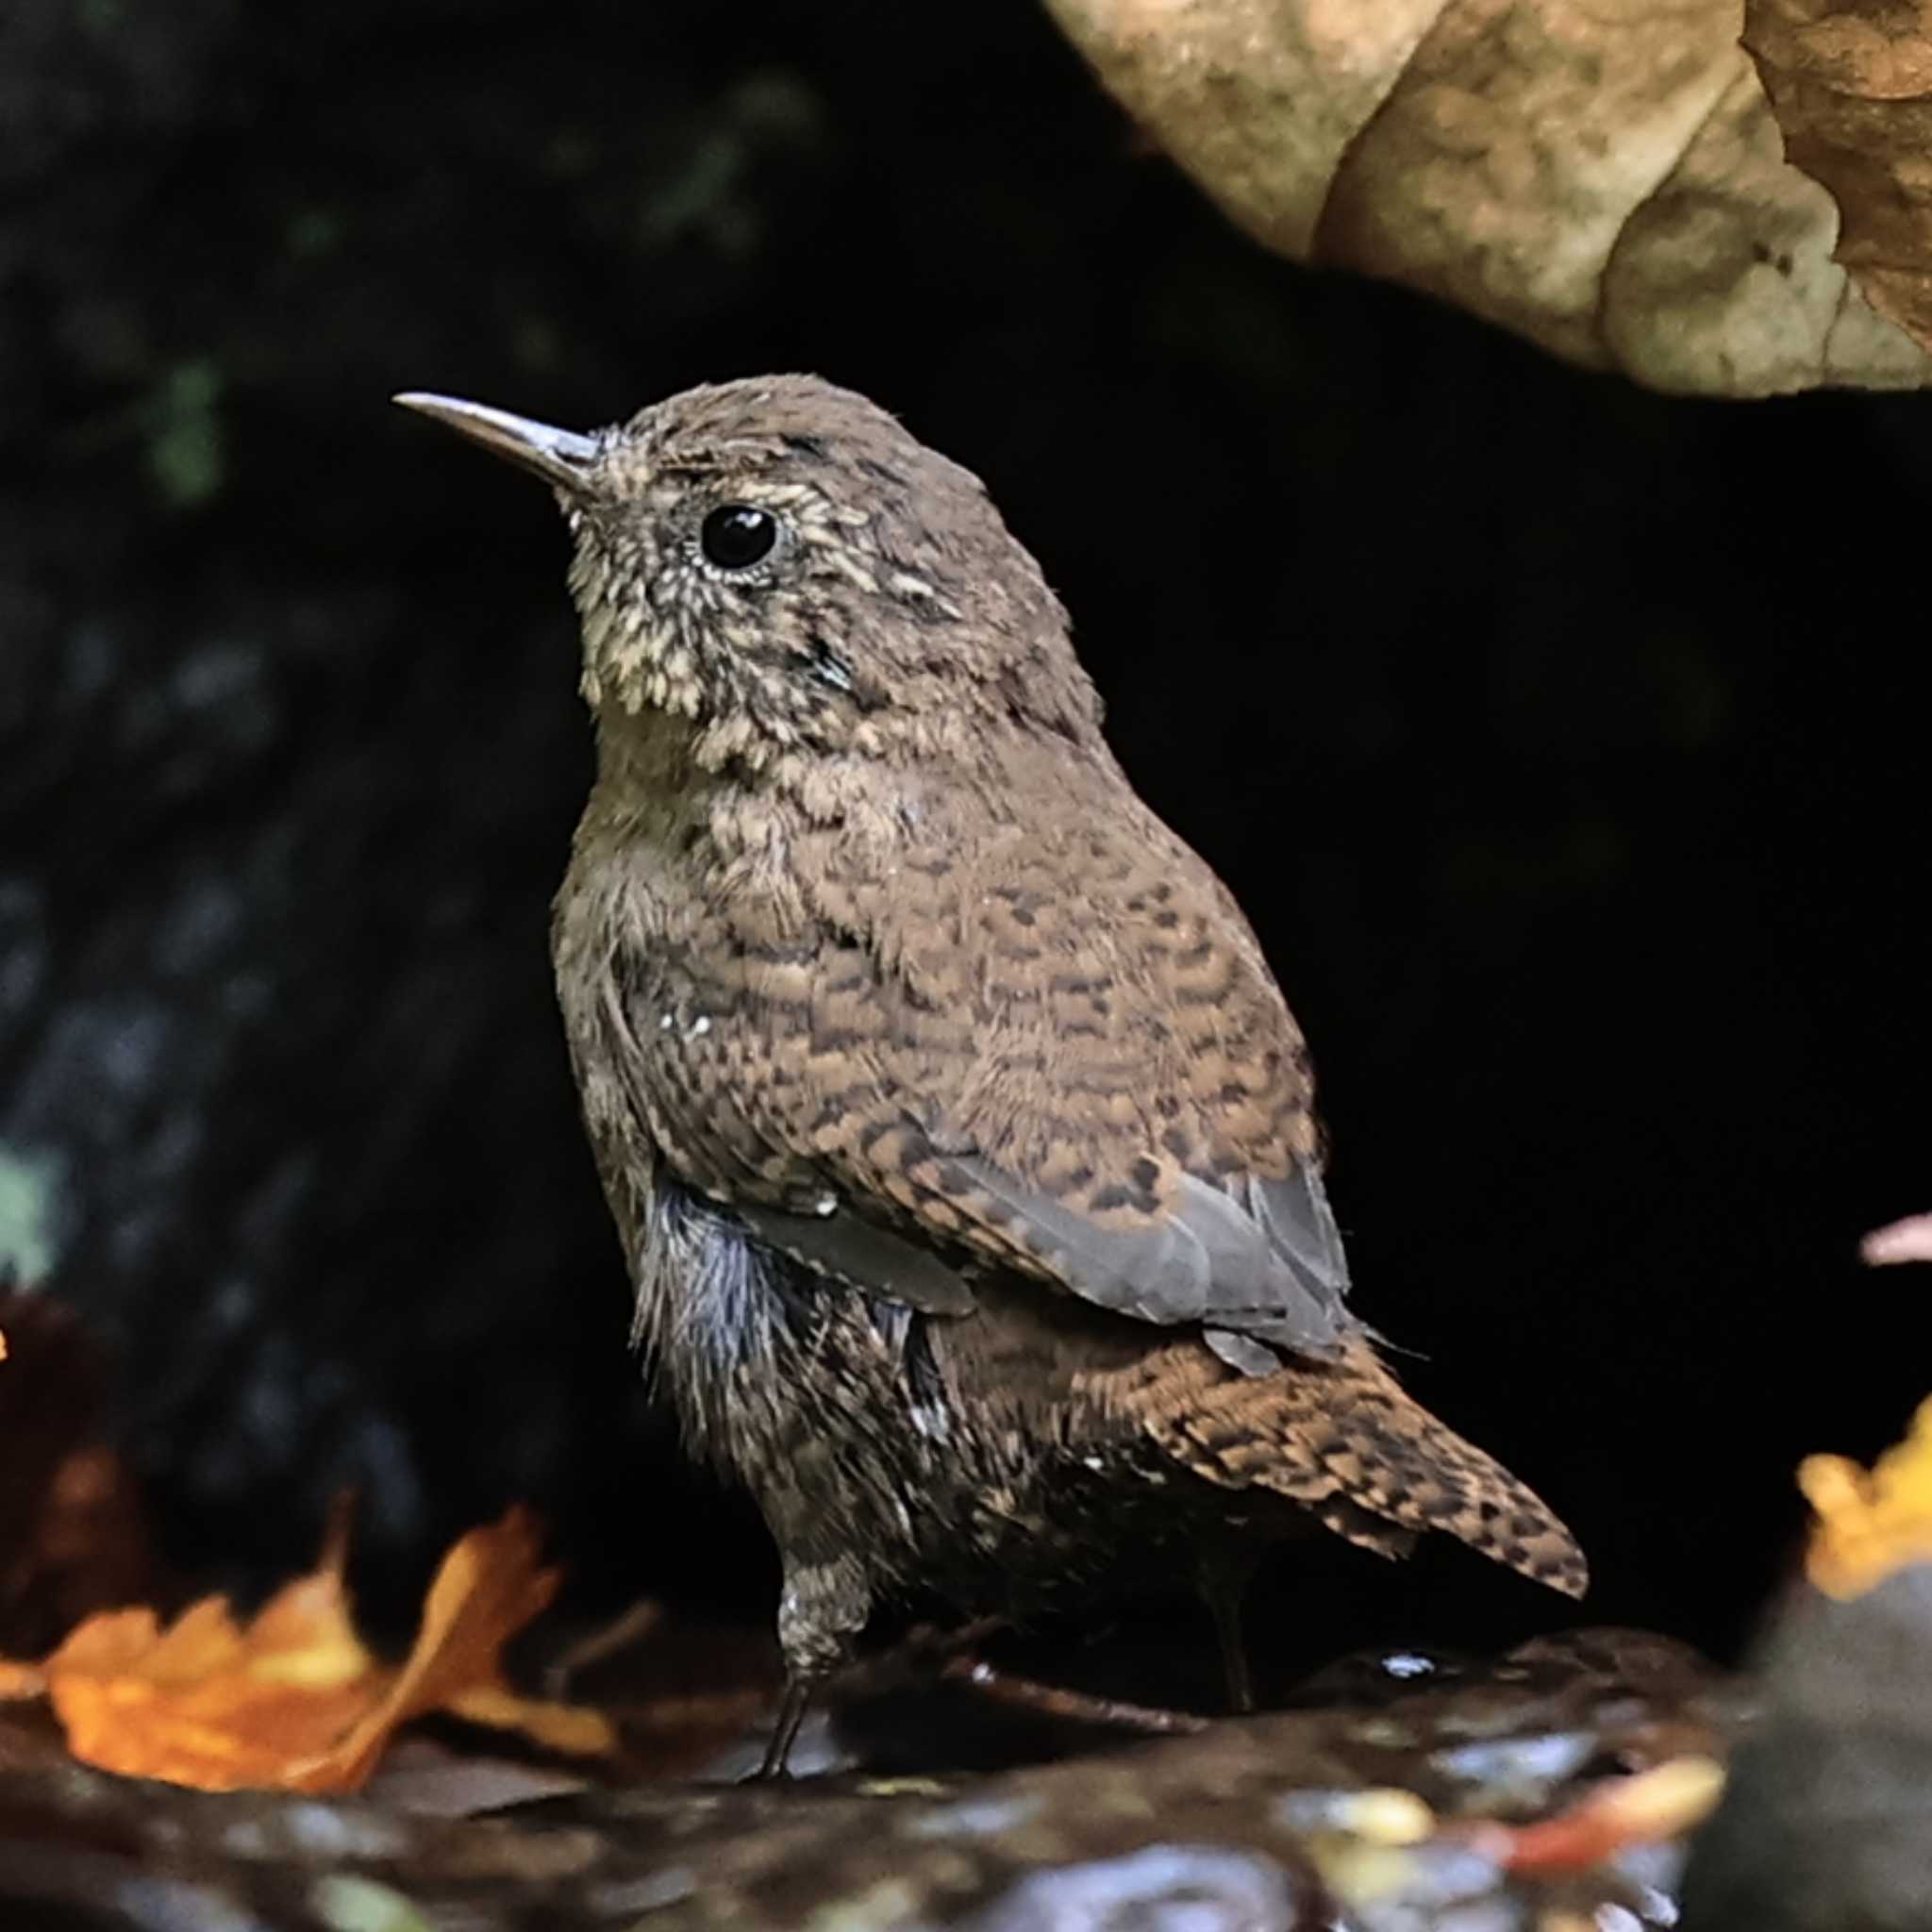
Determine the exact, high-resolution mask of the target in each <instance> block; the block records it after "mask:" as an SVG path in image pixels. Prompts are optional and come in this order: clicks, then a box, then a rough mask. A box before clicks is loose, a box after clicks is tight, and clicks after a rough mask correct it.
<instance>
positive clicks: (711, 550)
mask: <svg viewBox="0 0 1932 1932" xmlns="http://www.w3.org/2000/svg"><path fill="white" fill-rule="evenodd" d="M776 541H778V520H777V518H776V517H774V515H773V514H772V513H771V511H770V510H768V509H754V508H752V507H751V505H750V504H748V503H727V504H725V505H724V508H721V509H714V510H713V511H712V512H711V513H710V515H709V516H708V517H707V518H706V519H705V523H704V527H703V528H702V529H701V530H700V531H699V532H698V542H699V545H700V546H701V547H702V548H703V550H704V553H705V556H706V558H707V559H708V561H710V562H712V563H715V564H716V565H717V566H718V568H719V569H720V570H749V569H750V568H751V567H752V565H753V564H755V563H762V562H763V561H764V560H765V558H768V557H769V556H771V554H772V545H773V544H774V543H775V542H776Z"/></svg>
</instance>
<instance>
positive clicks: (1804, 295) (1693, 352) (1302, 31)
mask: <svg viewBox="0 0 1932 1932" xmlns="http://www.w3.org/2000/svg"><path fill="white" fill-rule="evenodd" d="M1790 4H1792V5H1796V4H1799V0H1790ZM1047 6H1048V8H1049V10H1050V11H1051V12H1052V13H1053V15H1054V17H1055V18H1056V19H1057V20H1058V22H1059V24H1060V25H1061V27H1062V28H1063V29H1064V30H1065V32H1066V33H1067V35H1068V36H1069V38H1070V39H1072V40H1073V42H1074V44H1075V45H1076V46H1077V47H1079V48H1080V50H1081V52H1082V53H1083V54H1084V55H1085V56H1086V58H1088V60H1089V61H1090V62H1091V64H1092V66H1093V67H1094V69H1095V71H1096V72H1097V73H1098V74H1099V75H1100V77H1101V79H1102V80H1103V81H1104V82H1105V83H1106V85H1107V86H1108V89H1109V90H1110V91H1111V92H1113V93H1114V94H1115V95H1116V96H1117V97H1118V98H1119V99H1120V100H1121V102H1122V103H1123V104H1124V106H1125V107H1126V108H1127V109H1128V110H1129V111H1130V112H1131V113H1133V114H1134V115H1135V116H1136V118H1137V119H1138V120H1140V121H1141V123H1142V124H1143V125H1145V126H1147V127H1148V128H1149V129H1150V130H1151V131H1152V132H1153V133H1154V134H1155V136H1156V137H1157V138H1158V140H1159V141H1160V142H1161V143H1162V144H1163V145H1164V146H1165V147H1166V148H1167V150H1168V151H1169V152H1170V153H1171V154H1172V155H1173V156H1174V159H1175V160H1176V161H1177V162H1178V163H1179V164H1180V165H1181V167H1182V168H1184V169H1185V170H1186V171H1187V172H1188V173H1189V174H1190V175H1192V176H1193V178H1194V179H1195V180H1196V181H1197V182H1198V183H1199V184H1200V185H1201V187H1202V188H1203V189H1204V190H1205V191H1206V192H1208V194H1209V195H1210V196H1212V197H1213V199H1214V200H1215V201H1216V202H1218V203H1219V204H1220V206H1221V207H1222V208H1223V209H1224V211H1225V212H1226V213H1227V214H1228V215H1229V216H1230V217H1231V218H1232V219H1233V220H1234V221H1235V222H1236V223H1238V224H1239V225H1241V227H1242V228H1244V229H1246V230H1247V232H1248V233H1249V234H1251V235H1253V236H1254V237H1255V238H1256V239H1257V241H1260V242H1264V243H1265V244H1266V245H1267V246H1269V247H1271V248H1274V249H1275V250H1277V251H1278V252H1279V253H1281V254H1284V255H1287V256H1289V257H1291V258H1293V259H1295V260H1298V261H1309V262H1318V263H1327V264H1332V265H1334V266H1337V267H1342V268H1350V269H1356V270H1359V271H1362V272H1364V273H1367V274H1370V275H1379V276H1383V277H1386V278H1388V279H1390V280H1393V281H1398V282H1403V283H1406V284H1407V285H1408V286H1410V287H1412V288H1416V289H1420V290H1423V291H1426V292H1427V293H1430V294H1433V295H1437V296H1439V297H1441V298H1442V299H1443V300H1445V301H1449V302H1453V303H1456V304H1457V305H1458V306H1460V307H1463V308H1469V309H1472V310H1474V312H1475V313H1477V314H1479V315H1482V316H1485V317H1487V318H1488V319H1490V320H1491V321H1492V322H1496V323H1500V324H1502V325H1504V326H1506V327H1508V328H1512V329H1515V330H1517V331H1518V332H1519V333H1521V334H1523V335H1525V336H1527V337H1529V338H1530V339H1531V340H1532V341H1537V342H1539V343H1541V345H1542V346H1543V347H1545V348H1547V349H1549V350H1552V351H1553V352H1555V353H1556V354H1557V355H1560V356H1563V357H1566V358H1569V359H1571V360H1573V361H1576V362H1580V363H1583V364H1585V365H1587V366H1589V367H1592V368H1606V369H1617V370H1621V371H1622V372H1624V374H1625V375H1629V376H1631V377H1633V378H1635V379H1636V380H1637V381H1640V382H1643V383H1646V384H1649V385H1651V386H1652V387H1655V388H1657V389H1663V390H1673V391H1689V392H1699V393H1705V394H1717V395H1765V394H1771V393H1775V392H1779V391H1790V390H1800V389H1807V388H1813V387H1817V386H1819V385H1823V384H1854V385H1864V386H1870V387H1874V388H1907V387H1917V386H1920V385H1922V384H1924V383H1925V382H1926V381H1927V380H1928V379H1932V359H1928V358H1927V357H1926V356H1925V354H1924V352H1923V351H1922V350H1921V349H1920V348H1919V347H1918V346H1917V345H1916V344H1915V343H1913V342H1912V341H1910V340H1909V339H1908V338H1907V337H1906V336H1905V335H1904V334H1902V333H1901V332H1900V331H1899V330H1898V329H1897V328H1895V327H1894V326H1893V325H1891V324H1890V322H1888V321H1886V320H1885V319H1884V317H1883V316H1881V315H1880V314H1879V313H1877V312H1876V311H1875V310H1874V308H1872V307H1870V306H1869V305H1868V304H1867V302H1866V301H1865V300H1864V298H1863V297H1862V296H1861V295H1860V294H1859V292H1858V291H1857V289H1856V288H1854V287H1853V286H1852V285H1851V283H1850V282H1849V281H1848V280H1847V277H1846V275H1845V272H1844V270H1843V268H1841V267H1840V265H1839V263H1838V262H1837V261H1836V260H1834V258H1833V253H1832V251H1833V247H1834V244H1835V243H1836V242H1837V240H1838V211H1837V208H1835V207H1834V205H1833V203H1832V200H1831V197H1830V196H1829V195H1828V194H1826V193H1825V192H1824V191H1823V190H1822V189H1821V188H1820V187H1819V186H1818V184H1817V183H1816V182H1815V181H1813V180H1812V179H1811V178H1809V176H1808V175H1806V174H1804V173H1803V172H1801V171H1800V170H1799V169H1797V168H1794V167H1792V166H1790V165H1789V164H1788V163H1787V161H1786V160H1785V158H1784V152H1783V147H1782V144H1781V142H1780V140H1779V135H1778V129H1777V125H1776V124H1775V122H1774V120H1773V118H1772V112H1771V108H1770V104H1769V103H1768V102H1767V100H1766V98H1765V94H1764V91H1763V88H1762V87H1761V86H1760V85H1759V82H1758V79H1757V73H1756V71H1755V70H1754V69H1753V67H1752V64H1751V61H1750V59H1749V58H1748V57H1747V56H1746V54H1745V53H1744V51H1743V48H1742V47H1741V45H1740V41H1739V33H1740V26H1741V25H1742V19H1743V15H1742V0H1626V4H1623V5H1617V6H1604V5H1600V4H1586V0H1047Z"/></svg>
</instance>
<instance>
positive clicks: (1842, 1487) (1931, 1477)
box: [1798, 1400, 1932, 1598]
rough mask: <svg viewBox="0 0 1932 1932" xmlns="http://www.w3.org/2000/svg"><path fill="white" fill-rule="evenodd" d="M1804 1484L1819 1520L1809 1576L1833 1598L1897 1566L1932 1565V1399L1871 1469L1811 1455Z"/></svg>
mask: <svg viewBox="0 0 1932 1932" xmlns="http://www.w3.org/2000/svg"><path fill="white" fill-rule="evenodd" d="M1798 1487H1799V1489H1801V1490H1802V1491H1804V1492H1805V1500H1806V1501H1807V1503H1809V1504H1810V1505H1811V1507H1812V1510H1813V1512H1814V1513H1815V1514H1816V1516H1817V1518H1818V1523H1817V1525H1816V1527H1815V1528H1814V1529H1813V1530H1812V1533H1811V1541H1810V1544H1809V1547H1808V1548H1807V1550H1806V1553H1805V1574H1806V1575H1807V1576H1808V1577H1809V1578H1810V1579H1811V1581H1812V1583H1813V1584H1815V1585H1816V1586H1817V1588H1818V1589H1820V1590H1822V1591H1824V1593H1825V1594H1826V1595H1827V1596H1835V1597H1840V1598H1847V1597H1856V1596H1863V1595H1864V1593H1865V1592H1866V1591H1868V1590H1870V1589H1871V1588H1872V1587H1873V1586H1874V1584H1877V1583H1882V1582H1883V1581H1884V1580H1885V1578H1886V1577H1888V1576H1890V1574H1892V1572H1893V1571H1895V1570H1902V1569H1905V1568H1906V1567H1907V1565H1909V1564H1913V1563H1932V1400H1928V1401H1925V1402H1923V1403H1921V1404H1920V1405H1919V1412H1918V1413H1917V1415H1915V1416H1914V1417H1913V1418H1912V1425H1911V1428H1910V1430H1909V1431H1908V1432H1907V1436H1906V1440H1905V1441H1903V1442H1901V1443H1900V1444H1899V1445H1898V1446H1897V1447H1896V1448H1895V1449H1888V1450H1887V1451H1886V1452H1885V1454H1884V1455H1883V1456H1881V1457H1879V1458H1878V1460H1877V1462H1876V1463H1874V1465H1873V1469H1872V1473H1871V1474H1869V1475H1868V1474H1866V1473H1865V1472H1864V1471H1863V1470H1862V1469H1860V1468H1859V1467H1858V1465H1857V1463H1856V1462H1851V1461H1848V1460H1847V1459H1846V1458H1845V1457H1842V1456H1807V1457H1806V1458H1805V1459H1804V1461H1803V1462H1801V1463H1800V1464H1799V1465H1798Z"/></svg>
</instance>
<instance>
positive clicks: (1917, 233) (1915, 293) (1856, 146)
mask: <svg viewBox="0 0 1932 1932" xmlns="http://www.w3.org/2000/svg"><path fill="white" fill-rule="evenodd" d="M1745 14H1746V26H1745V33H1744V39H1745V44H1746V45H1747V46H1748V47H1749V48H1750V50H1751V53H1752V56H1753V58H1755V59H1756V60H1757V71H1758V73H1759V75H1762V77H1763V81H1764V87H1765V91H1766V92H1767V93H1768V94H1769V95H1770V97H1771V106H1772V111H1773V112H1774V114H1775V115H1776V116H1777V122H1778V125H1779V126H1780V127H1781V128H1782V129H1783V130H1784V138H1785V152H1786V154H1787V155H1788V156H1790V159H1791V161H1792V162H1793V163H1794V164H1795V165H1796V166H1797V167H1799V168H1802V169H1803V170H1804V171H1805V173H1806V174H1807V175H1810V176H1811V177H1812V178H1813V179H1814V180H1816V181H1819V182H1822V183H1823V184H1824V187H1825V188H1826V189H1828V190H1829V191H1830V193H1831V196H1832V199H1833V200H1834V201H1835V202H1836V203H1837V204H1838V208H1839V212H1840V217H1841V220H1842V224H1843V231H1842V233H1841V234H1840V238H1839V243H1838V259H1839V261H1840V263H1842V264H1843V266H1844V267H1845V268H1846V269H1847V270H1848V271H1849V272H1850V274H1851V277H1852V279H1853V281H1854V282H1856V283H1857V286H1858V288H1859V289H1860V290H1861V291H1863V293H1864V295H1865V298H1866V300H1867V301H1869V302H1870V303H1871V304H1872V306H1873V308H1875V309H1877V310H1878V312H1879V313H1880V314H1881V315H1884V316H1886V317H1888V318H1890V320H1891V321H1892V322H1894V323H1896V324H1897V325H1899V327H1900V328H1902V329H1904V330H1906V331H1907V334H1909V335H1910V336H1911V337H1912V338H1913V340H1914V341H1917V342H1918V343H1919V345H1920V346H1921V348H1932V10H1928V9H1927V8H1925V7H1924V6H1923V5H1921V4H1919V0H1746V7H1745Z"/></svg>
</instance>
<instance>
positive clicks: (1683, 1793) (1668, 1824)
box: [1481, 1756, 1724, 1872]
mask: <svg viewBox="0 0 1932 1932" xmlns="http://www.w3.org/2000/svg"><path fill="white" fill-rule="evenodd" d="M1723 1795H1724V1767H1723V1766H1722V1765H1721V1764H1719V1763H1718V1762H1717V1760H1716V1759H1715V1758H1711V1757H1695V1756H1692V1757H1667V1758H1665V1760H1664V1761H1663V1762H1662V1763H1661V1764H1654V1765H1652V1766H1651V1767H1650V1769H1649V1770H1648V1771H1640V1772H1637V1773H1634V1774H1632V1775H1631V1776H1629V1777H1624V1778H1617V1779H1614V1780H1612V1781H1610V1782H1608V1783H1606V1784H1601V1785H1599V1786H1597V1787H1596V1789H1595V1790H1591V1791H1590V1792H1587V1793H1586V1794H1585V1795H1584V1796H1583V1797H1582V1798H1580V1799H1579V1800H1578V1801H1577V1802H1576V1803H1575V1804H1574V1805H1573V1806H1571V1807H1570V1808H1569V1809H1568V1810H1567V1811H1559V1812H1558V1813H1557V1815H1556V1817H1554V1818H1545V1819H1541V1820H1540V1821H1539V1822H1538V1823H1537V1824H1517V1825H1485V1826H1483V1827H1481V1830H1482V1831H1483V1832H1484V1833H1485V1834H1486V1835H1487V1834H1489V1833H1491V1832H1493V1833H1496V1834H1499V1835H1500V1836H1499V1837H1498V1839H1497V1840H1496V1841H1495V1843H1494V1846H1493V1849H1494V1851H1495V1854H1496V1857H1497V1862H1498V1863H1499V1864H1501V1865H1502V1866H1503V1867H1504V1869H1505V1870H1506V1871H1509V1872H1582V1871H1587V1870H1588V1869H1589V1868H1590V1867H1591V1866H1592V1865H1595V1864H1598V1863H1600V1862H1601V1861H1602V1860H1603V1859H1605V1858H1607V1857H1610V1856H1611V1855H1612V1854H1613V1853H1616V1852H1620V1851H1622V1850H1623V1849H1624V1847H1625V1846H1627V1845H1633V1844H1652V1843H1657V1842H1658V1841H1660V1840H1666V1839H1673V1838H1676V1837H1679V1836H1680V1835H1681V1834H1683V1833H1684V1832H1687V1831H1690V1830H1691V1829H1692V1828H1693V1827H1694V1826H1696V1825H1699V1824H1703V1823H1704V1821H1705V1820H1706V1819H1707V1818H1708V1817H1709V1816H1710V1814H1711V1812H1713V1811H1714V1810H1715V1809H1716V1808H1717V1801H1718V1799H1719V1798H1721V1797H1722V1796H1723Z"/></svg>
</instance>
